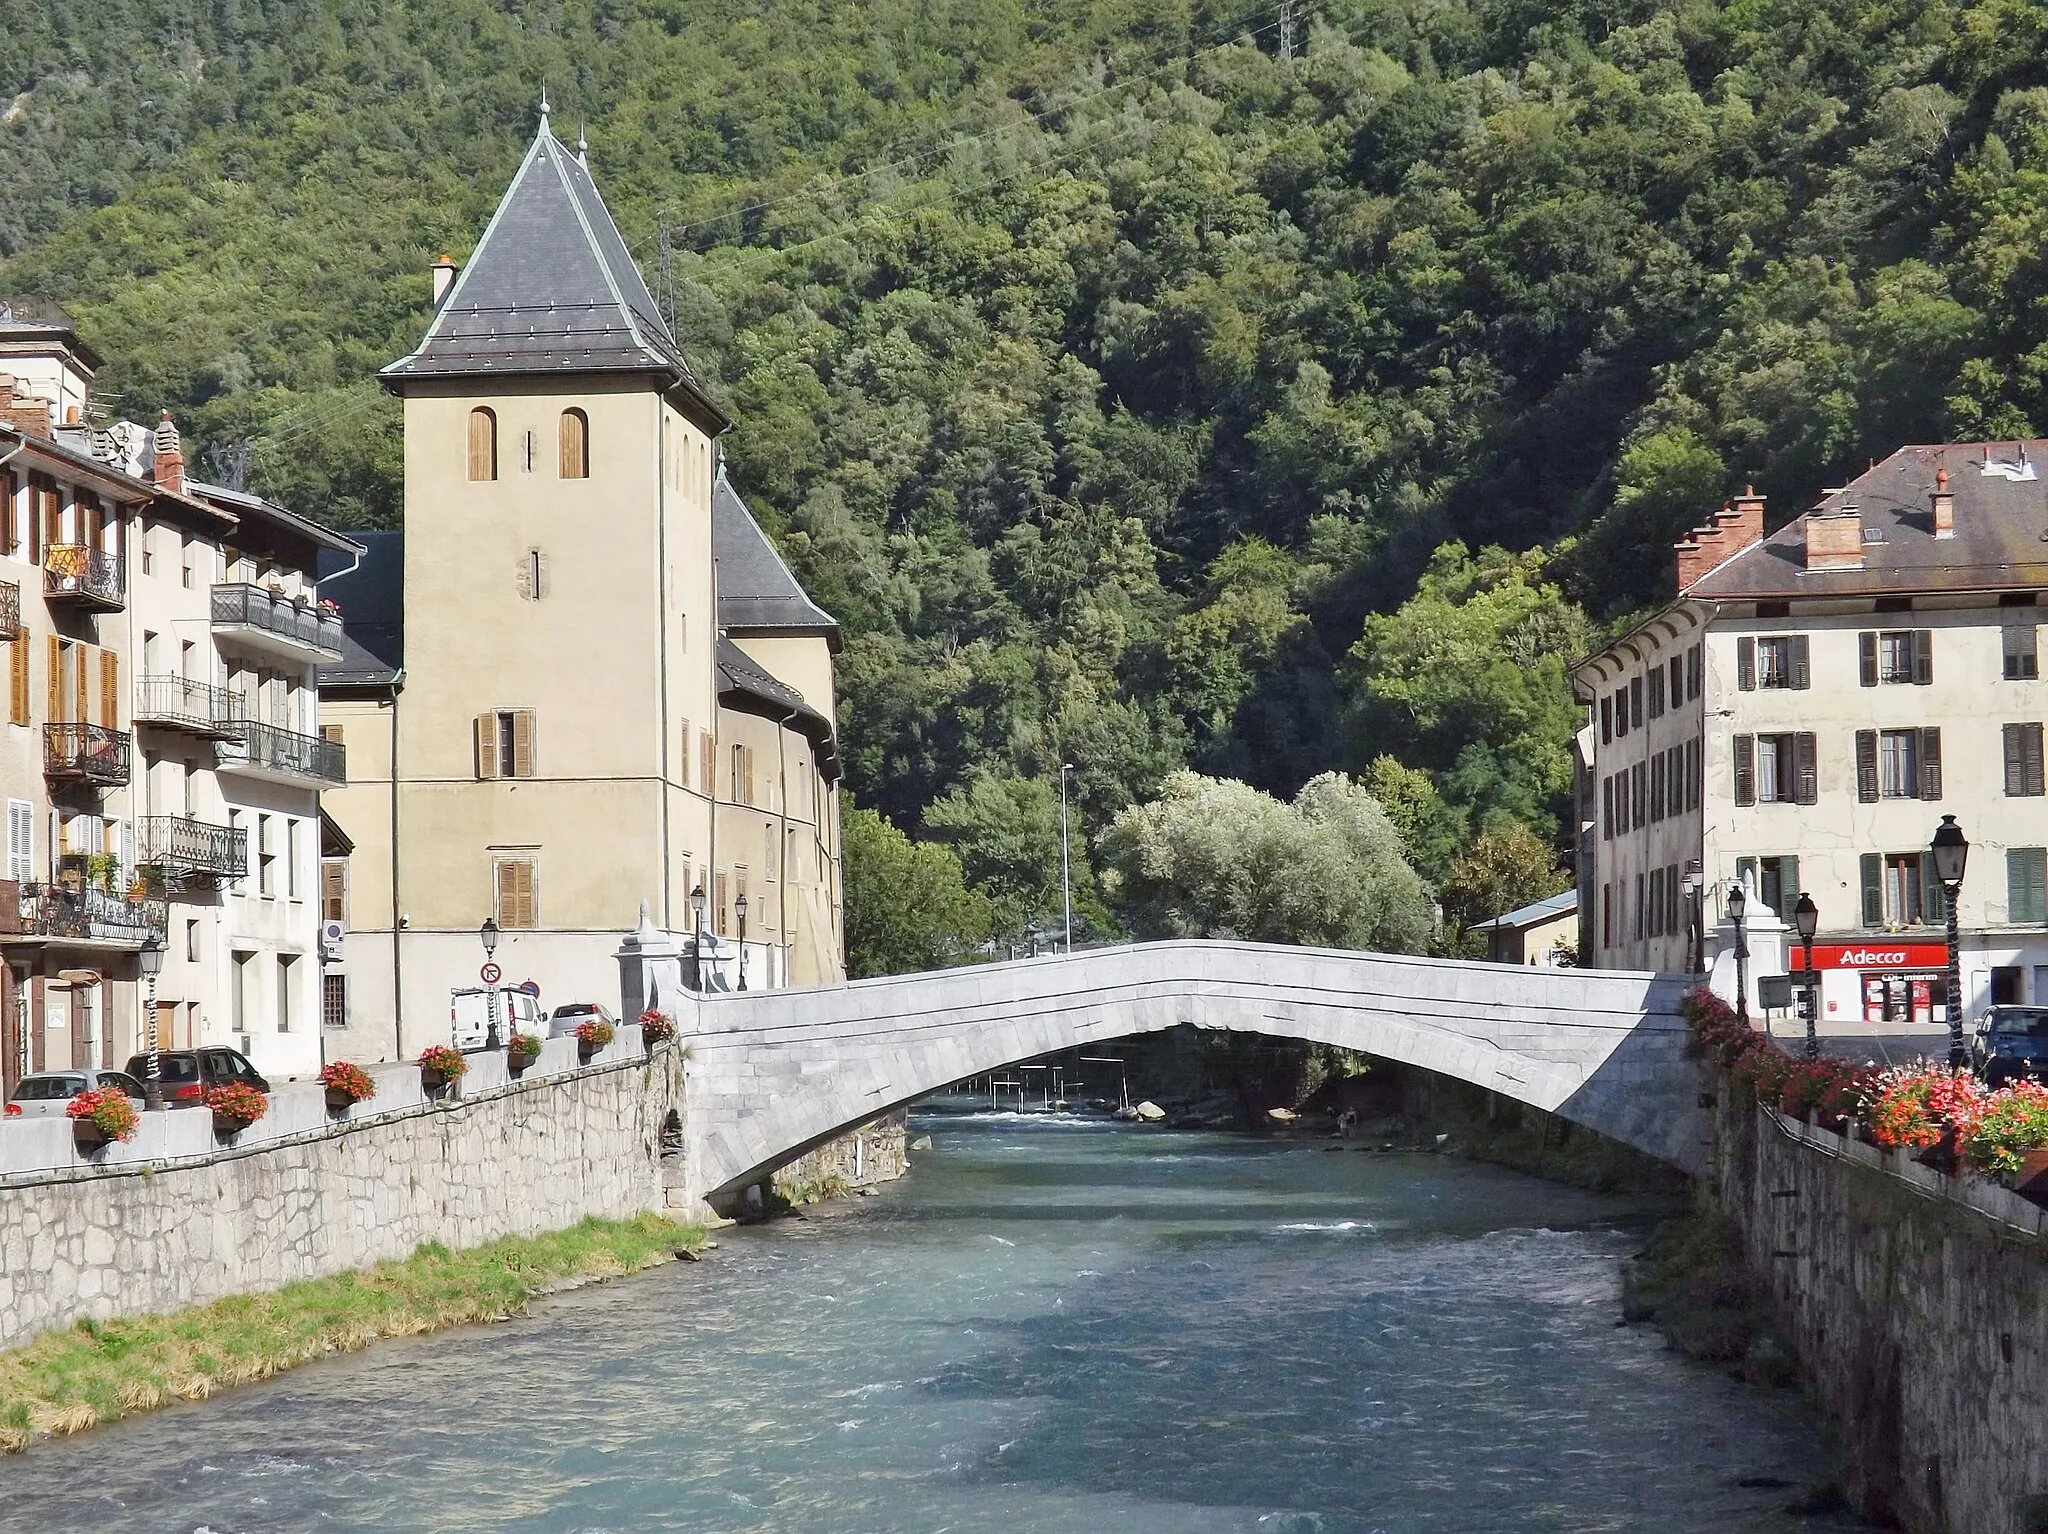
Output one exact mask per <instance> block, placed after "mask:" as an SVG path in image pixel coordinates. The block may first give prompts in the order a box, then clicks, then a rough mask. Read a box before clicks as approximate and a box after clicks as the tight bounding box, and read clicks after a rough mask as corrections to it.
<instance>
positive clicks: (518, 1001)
mask: <svg viewBox="0 0 2048 1534" xmlns="http://www.w3.org/2000/svg"><path fill="white" fill-rule="evenodd" d="M497 996H498V1043H499V1045H500V1046H501V1047H502V1046H503V1045H505V1044H506V1043H508V1042H509V1041H510V1040H511V1038H512V1035H513V1034H515V1033H531V1034H533V1035H535V1036H536V1037H539V1038H543V1039H544V1038H546V1037H547V1036H548V1031H547V1028H546V1026H545V1023H544V1020H543V1018H542V1016H541V1010H540V1003H539V1002H538V1001H537V1000H535V999H534V998H533V997H531V996H529V995H527V993H526V992H524V991H522V990H520V989H518V988H517V987H516V986H510V985H501V986H499V987H498V991H497ZM448 1032H449V1034H450V1036H451V1042H452V1043H453V1044H454V1045H455V1047H456V1048H457V1049H482V1048H483V1047H484V1040H485V1039H487V1038H489V1037H490V1032H491V992H489V991H487V990H485V989H484V988H483V987H482V986H469V987H467V988H465V989H463V990H459V991H450V992H449V993H448Z"/></svg>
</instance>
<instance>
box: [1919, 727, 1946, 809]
mask: <svg viewBox="0 0 2048 1534" xmlns="http://www.w3.org/2000/svg"><path fill="white" fill-rule="evenodd" d="M1920 797H1921V798H1922V799H1939V798H1940V797H1941V731H1940V730H1922V731H1921V732H1920Z"/></svg>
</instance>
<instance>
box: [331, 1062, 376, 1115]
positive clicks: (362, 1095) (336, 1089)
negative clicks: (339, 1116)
mask: <svg viewBox="0 0 2048 1534" xmlns="http://www.w3.org/2000/svg"><path fill="white" fill-rule="evenodd" d="M320 1084H321V1085H322V1086H323V1087H325V1088H326V1089H327V1111H328V1112H329V1113H346V1112H348V1110H349V1109H350V1108H352V1107H354V1106H355V1105H356V1104H357V1103H362V1102H368V1101H369V1100H370V1099H371V1098H373V1097H375V1096H376V1095H377V1083H376V1082H374V1081H372V1080H371V1079H370V1073H369V1072H368V1071H366V1070H364V1069H363V1068H362V1067H361V1066H360V1065H353V1064H351V1063H350V1062H348V1061H347V1060H333V1061H330V1062H329V1063H327V1064H326V1065H323V1066H321V1067H320Z"/></svg>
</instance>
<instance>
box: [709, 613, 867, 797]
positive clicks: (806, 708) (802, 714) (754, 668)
mask: <svg viewBox="0 0 2048 1534" xmlns="http://www.w3.org/2000/svg"><path fill="white" fill-rule="evenodd" d="M718 701H719V702H720V703H730V704H733V705H736V706H738V707H740V708H743V709H746V710H747V711H748V712H750V713H756V714H763V715H766V716H767V717H769V718H773V719H778V720H781V719H788V720H790V722H791V723H793V724H795V725H796V726H797V728H798V729H800V730H802V731H803V732H804V733H805V734H806V735H808V736H810V738H811V739H812V740H814V741H816V742H817V743H818V744H819V746H820V747H821V748H822V749H820V751H819V753H818V756H819V763H818V770H819V771H820V772H822V773H824V775H825V776H826V777H827V778H837V777H838V776H839V743H838V737H837V735H836V733H835V732H834V730H833V728H832V721H831V720H829V719H827V718H826V717H825V716H824V715H823V714H821V713H819V712H818V711H817V710H816V709H815V708H813V707H811V705H810V704H808V703H806V702H805V701H804V699H803V695H802V694H801V693H799V692H797V691H795V690H794V689H792V688H789V687H786V686H784V685H783V684H782V683H781V682H778V681H777V680H776V679H775V678H774V677H772V676H770V675H769V674H768V673H767V672H766V671H763V670H762V669H761V667H760V665H759V664H758V663H756V662H755V661H754V659H753V658H752V657H751V656H749V655H748V654H747V652H746V651H744V650H742V649H741V648H740V647H739V646H738V645H736V644H734V643H733V642H732V641H731V640H730V639H727V638H726V637H725V636H724V635H723V634H721V635H720V636H719V638H718Z"/></svg>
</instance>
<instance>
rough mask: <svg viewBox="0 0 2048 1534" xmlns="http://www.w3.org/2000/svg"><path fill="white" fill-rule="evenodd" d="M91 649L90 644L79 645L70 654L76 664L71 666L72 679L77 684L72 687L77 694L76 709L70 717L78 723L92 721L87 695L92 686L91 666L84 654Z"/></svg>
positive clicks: (89, 701)
mask: <svg viewBox="0 0 2048 1534" xmlns="http://www.w3.org/2000/svg"><path fill="white" fill-rule="evenodd" d="M91 649H92V646H90V645H79V646H78V647H77V649H76V651H75V652H74V654H73V656H72V659H73V660H74V661H76V662H77V664H76V666H74V667H73V668H72V673H71V674H72V680H73V681H75V682H77V684H78V685H77V687H75V688H74V689H73V691H75V692H76V693H77V694H78V697H77V699H76V702H77V705H78V711H77V712H76V713H74V714H73V715H72V716H71V717H72V718H73V719H75V720H77V721H78V723H80V724H90V723H91V722H92V706H91V699H90V697H89V693H90V690H91V688H92V675H91V673H92V666H91V665H90V664H89V663H88V662H87V660H86V656H87V654H88V652H90V650H91Z"/></svg>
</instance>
